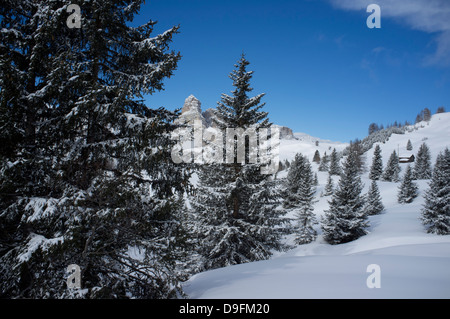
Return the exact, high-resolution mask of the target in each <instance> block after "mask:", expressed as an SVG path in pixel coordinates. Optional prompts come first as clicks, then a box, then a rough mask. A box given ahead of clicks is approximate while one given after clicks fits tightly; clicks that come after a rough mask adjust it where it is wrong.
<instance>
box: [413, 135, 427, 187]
mask: <svg viewBox="0 0 450 319" xmlns="http://www.w3.org/2000/svg"><path fill="white" fill-rule="evenodd" d="M414 177H415V178H416V179H429V178H431V154H430V149H429V148H428V145H427V144H426V143H422V145H420V147H419V150H418V151H417V156H416V158H415V166H414Z"/></svg>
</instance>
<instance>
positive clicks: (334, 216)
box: [321, 153, 368, 244]
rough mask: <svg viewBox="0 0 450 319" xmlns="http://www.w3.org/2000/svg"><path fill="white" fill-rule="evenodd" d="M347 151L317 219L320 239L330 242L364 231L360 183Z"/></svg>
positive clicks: (365, 224) (351, 238)
mask: <svg viewBox="0 0 450 319" xmlns="http://www.w3.org/2000/svg"><path fill="white" fill-rule="evenodd" d="M351 154H352V153H350V155H349V156H348V157H347V160H346V162H345V164H344V171H343V173H342V176H341V179H340V181H339V184H338V186H337V187H336V190H335V192H334V194H333V196H332V198H331V201H329V204H330V207H329V209H328V210H327V211H325V216H324V218H323V219H322V223H321V227H322V231H323V236H324V239H325V240H326V241H327V242H328V243H330V244H341V243H346V242H349V241H352V240H355V239H357V238H359V237H361V236H363V235H365V234H366V233H367V231H366V228H367V227H368V222H367V215H366V213H365V212H364V204H365V203H364V197H363V196H362V195H361V191H362V188H363V185H362V183H361V178H360V177H359V175H358V169H357V167H356V165H355V163H356V158H355V157H354V156H353V155H351Z"/></svg>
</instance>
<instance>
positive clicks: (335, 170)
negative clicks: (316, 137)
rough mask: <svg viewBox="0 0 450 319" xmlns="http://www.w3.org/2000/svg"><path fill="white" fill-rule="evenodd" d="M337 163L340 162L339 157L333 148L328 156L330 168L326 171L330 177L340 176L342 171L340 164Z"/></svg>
mask: <svg viewBox="0 0 450 319" xmlns="http://www.w3.org/2000/svg"><path fill="white" fill-rule="evenodd" d="M339 161H340V159H339V155H338V153H337V151H336V149H335V148H334V149H333V151H332V152H331V155H330V167H329V169H328V172H329V173H330V174H331V175H340V174H341V172H342V170H341V164H340V163H339Z"/></svg>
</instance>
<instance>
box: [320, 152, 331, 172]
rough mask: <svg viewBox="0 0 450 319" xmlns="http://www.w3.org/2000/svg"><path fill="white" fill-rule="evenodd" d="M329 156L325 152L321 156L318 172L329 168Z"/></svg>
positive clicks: (326, 170)
mask: <svg viewBox="0 0 450 319" xmlns="http://www.w3.org/2000/svg"><path fill="white" fill-rule="evenodd" d="M329 161H330V160H329V156H328V155H327V152H325V153H324V154H323V156H322V158H321V159H320V164H319V168H318V170H319V171H320V172H328V169H329V166H328V165H329Z"/></svg>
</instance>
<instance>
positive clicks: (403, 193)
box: [397, 166, 418, 204]
mask: <svg viewBox="0 0 450 319" xmlns="http://www.w3.org/2000/svg"><path fill="white" fill-rule="evenodd" d="M417 190H418V187H417V185H416V183H415V182H414V180H413V171H412V169H411V166H408V167H407V168H406V172H405V175H404V176H403V180H402V183H401V185H400V186H399V191H398V196H397V200H398V202H399V203H401V204H407V203H412V201H413V200H414V198H416V197H417V195H418V193H417Z"/></svg>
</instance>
